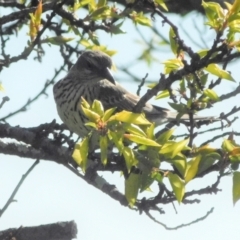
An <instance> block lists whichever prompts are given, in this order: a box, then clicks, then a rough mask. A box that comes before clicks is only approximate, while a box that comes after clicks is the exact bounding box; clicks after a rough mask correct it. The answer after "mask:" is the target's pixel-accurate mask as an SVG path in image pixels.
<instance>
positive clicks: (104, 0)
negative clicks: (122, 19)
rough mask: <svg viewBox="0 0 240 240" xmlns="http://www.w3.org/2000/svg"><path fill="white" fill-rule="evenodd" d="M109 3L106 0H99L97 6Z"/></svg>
mask: <svg viewBox="0 0 240 240" xmlns="http://www.w3.org/2000/svg"><path fill="white" fill-rule="evenodd" d="M106 4H107V1H106V0H98V3H97V8H100V7H103V6H105V5H106Z"/></svg>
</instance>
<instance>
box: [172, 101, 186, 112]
mask: <svg viewBox="0 0 240 240" xmlns="http://www.w3.org/2000/svg"><path fill="white" fill-rule="evenodd" d="M168 104H169V105H170V106H171V107H172V108H173V109H175V110H176V111H178V112H184V113H185V112H186V111H187V106H186V105H185V104H183V103H180V104H178V103H171V102H169V103H168Z"/></svg>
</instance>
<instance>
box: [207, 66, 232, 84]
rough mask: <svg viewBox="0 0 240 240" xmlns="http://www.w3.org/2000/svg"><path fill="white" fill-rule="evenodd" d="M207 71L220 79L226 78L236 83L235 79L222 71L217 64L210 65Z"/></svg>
mask: <svg viewBox="0 0 240 240" xmlns="http://www.w3.org/2000/svg"><path fill="white" fill-rule="evenodd" d="M205 70H206V71H208V72H210V73H211V74H213V75H215V76H217V77H220V78H224V79H227V80H230V81H233V82H235V80H234V79H233V77H232V76H231V74H230V73H229V72H227V71H225V70H223V69H221V68H220V67H219V66H218V65H217V64H214V63H212V64H209V65H208V66H207V67H206V68H205Z"/></svg>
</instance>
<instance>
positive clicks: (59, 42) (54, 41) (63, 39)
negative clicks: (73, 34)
mask: <svg viewBox="0 0 240 240" xmlns="http://www.w3.org/2000/svg"><path fill="white" fill-rule="evenodd" d="M73 39H74V38H67V37H63V36H56V37H51V38H45V39H43V40H41V43H51V44H53V45H62V44H64V43H66V42H69V41H72V40H73Z"/></svg>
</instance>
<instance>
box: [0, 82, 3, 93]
mask: <svg viewBox="0 0 240 240" xmlns="http://www.w3.org/2000/svg"><path fill="white" fill-rule="evenodd" d="M0 91H2V92H4V87H3V85H2V83H1V82H0Z"/></svg>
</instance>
